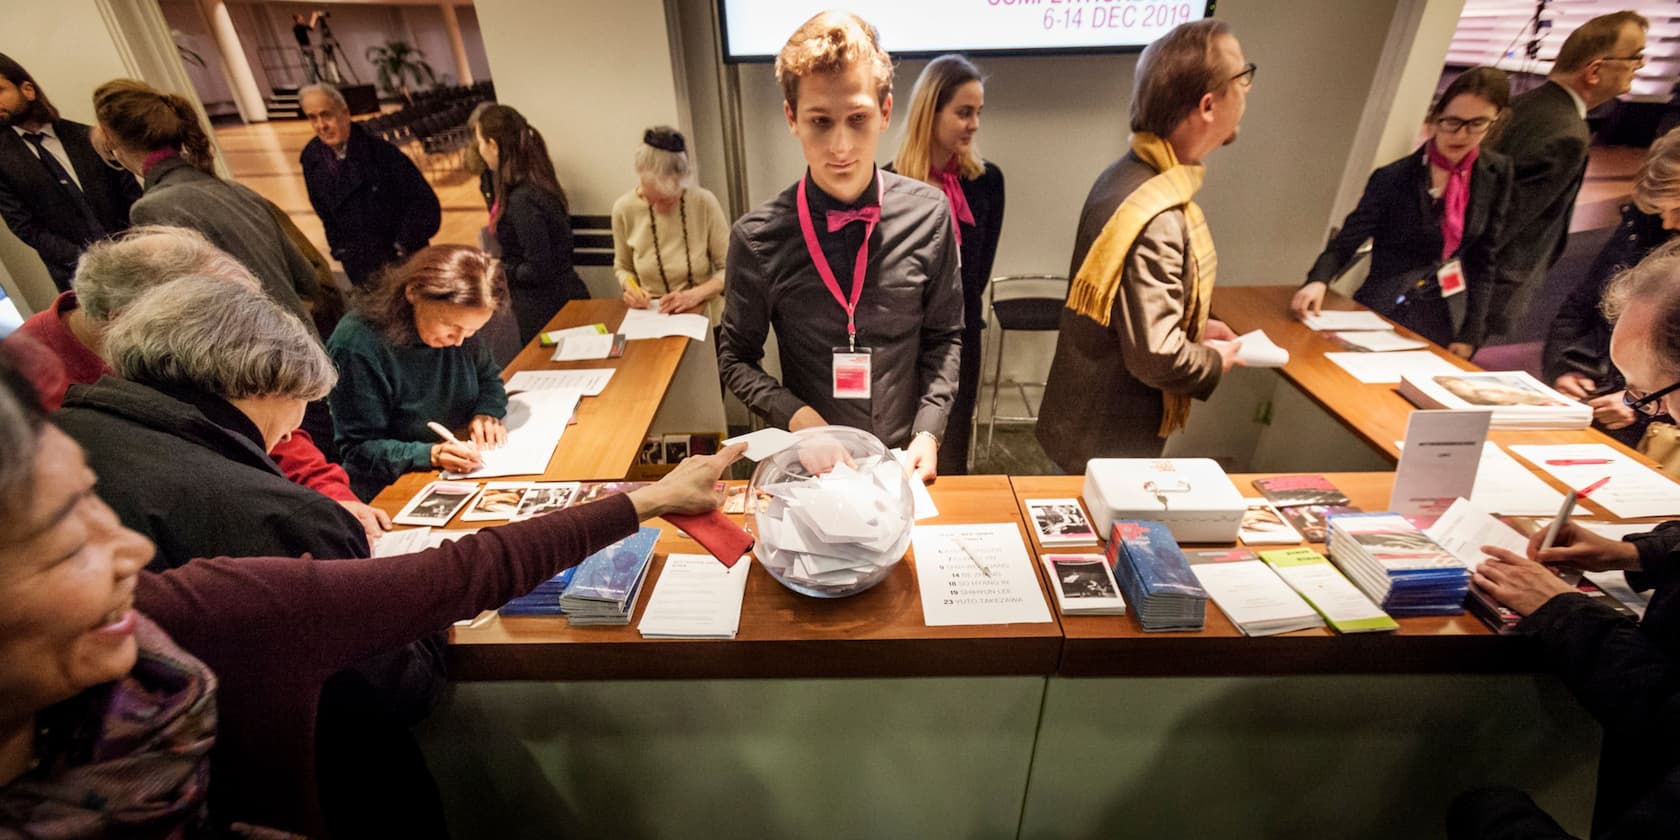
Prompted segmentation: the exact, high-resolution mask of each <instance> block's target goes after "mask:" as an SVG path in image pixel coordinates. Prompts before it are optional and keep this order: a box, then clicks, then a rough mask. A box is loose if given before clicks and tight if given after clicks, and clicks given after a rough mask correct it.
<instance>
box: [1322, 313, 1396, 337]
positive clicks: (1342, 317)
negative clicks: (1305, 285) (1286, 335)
mask: <svg viewBox="0 0 1680 840" xmlns="http://www.w3.org/2000/svg"><path fill="white" fill-rule="evenodd" d="M1301 323H1303V324H1306V325H1307V328H1308V329H1312V330H1332V331H1336V332H1340V331H1342V330H1393V329H1394V325H1393V324H1390V323H1389V322H1387V321H1385V320H1383V317H1382V316H1381V315H1378V314H1377V313H1375V312H1372V311H1370V310H1366V309H1361V310H1357V311H1348V310H1342V309H1326V310H1324V311H1322V312H1320V313H1318V314H1317V315H1308V316H1307V317H1305V318H1302V319H1301Z"/></svg>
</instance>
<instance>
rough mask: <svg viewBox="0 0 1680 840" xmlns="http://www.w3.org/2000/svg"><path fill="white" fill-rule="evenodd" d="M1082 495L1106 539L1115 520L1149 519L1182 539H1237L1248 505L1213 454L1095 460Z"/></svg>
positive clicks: (1177, 538)
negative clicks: (1209, 456)
mask: <svg viewBox="0 0 1680 840" xmlns="http://www.w3.org/2000/svg"><path fill="white" fill-rule="evenodd" d="M1084 498H1085V507H1087V508H1089V509H1090V511H1091V518H1092V519H1093V520H1095V522H1096V526H1097V533H1099V534H1101V535H1102V537H1103V539H1105V540H1106V539H1108V537H1109V532H1110V531H1111V530H1112V529H1113V524H1114V520H1116V519H1147V520H1152V521H1155V522H1160V523H1163V524H1165V525H1166V526H1167V528H1168V529H1169V530H1171V531H1172V534H1173V538H1174V539H1176V540H1178V541H1179V542H1223V543H1229V542H1236V541H1237V529H1238V528H1239V527H1241V525H1242V518H1243V510H1244V508H1245V504H1244V503H1243V497H1242V494H1241V493H1239V492H1238V491H1237V488H1236V487H1234V486H1233V485H1232V484H1231V479H1230V478H1228V477H1227V476H1226V475H1225V470H1223V469H1221V468H1220V466H1219V464H1218V462H1216V461H1214V460H1213V459H1211V458H1093V459H1091V460H1090V461H1089V462H1088V463H1087V464H1086V466H1085V490H1084Z"/></svg>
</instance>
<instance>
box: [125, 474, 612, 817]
mask: <svg viewBox="0 0 1680 840" xmlns="http://www.w3.org/2000/svg"><path fill="white" fill-rule="evenodd" d="M637 525H638V523H637V519H636V511H635V507H634V506H633V505H632V504H631V503H630V499H629V497H628V496H624V495H615V496H609V497H607V498H605V499H602V500H600V501H598V502H593V503H591V504H587V505H583V506H580V507H576V508H571V509H568V510H565V511H561V512H558V513H554V514H550V515H547V516H541V517H537V518H535V519H531V520H528V521H525V522H519V523H514V524H512V525H507V526H504V527H500V528H488V529H485V530H483V531H480V532H479V533H478V534H476V535H473V536H469V537H465V538H463V539H460V540H457V541H455V542H453V543H450V544H448V545H445V546H443V547H442V548H437V549H432V550H430V551H423V552H420V553H419V554H409V555H403V556H400V557H383V558H372V559H366V560H334V561H333V562H330V563H318V562H315V561H314V560H311V559H309V558H307V557H305V558H301V559H300V558H289V557H285V558H283V557H273V558H269V557H263V558H239V559H233V558H227V557H218V558H214V559H205V560H194V561H192V562H191V563H188V564H186V565H185V566H182V567H180V568H178V569H171V570H169V571H167V572H164V573H163V574H152V573H144V574H142V576H141V578H140V582H139V587H138V591H137V593H136V607H137V608H138V609H139V610H140V611H141V612H142V613H144V614H145V615H146V616H148V617H150V618H151V619H152V620H153V621H155V622H157V624H158V626H160V627H162V628H163V629H164V630H165V631H166V632H167V633H169V635H170V637H172V638H173V639H174V640H175V642H176V643H177V644H179V645H180V646H181V647H182V648H183V649H185V650H186V651H188V652H189V653H191V654H193V655H194V656H196V657H198V658H199V659H202V660H203V661H204V663H205V664H206V665H209V666H210V669H211V670H212V671H214V672H215V674H216V677H217V679H218V681H219V682H220V687H219V691H218V695H217V701H218V706H219V716H218V725H217V736H216V745H215V747H214V749H213V750H212V752H211V763H210V767H211V771H210V807H211V814H212V817H213V819H214V820H215V821H216V822H217V823H218V824H220V825H227V824H228V823H231V822H249V823H252V824H255V825H263V826H272V827H274V828H281V829H287V830H290V831H295V832H299V833H302V834H308V835H310V836H313V837H323V836H325V834H326V832H325V830H324V829H323V827H322V825H323V824H322V820H321V810H320V804H319V802H318V801H317V797H316V782H315V706H316V700H317V698H318V696H319V694H320V691H321V683H322V682H324V681H325V680H326V678H327V677H329V676H331V675H332V674H334V673H336V672H338V671H340V670H343V669H344V668H346V667H349V666H351V665H354V664H355V663H357V662H361V661H362V660H364V659H367V658H368V657H370V656H372V655H374V654H376V653H381V652H383V651H386V650H390V649H392V648H395V647H398V646H400V645H404V644H407V643H409V642H412V641H414V640H416V639H419V638H420V637H422V636H424V635H426V634H427V633H431V632H434V631H436V630H438V629H439V628H442V627H448V626H449V624H450V622H453V621H457V620H460V619H463V618H470V617H472V616H474V615H477V614H478V613H479V612H480V611H481V610H487V609H494V608H496V607H499V606H501V605H502V604H504V603H506V602H507V601H508V599H509V598H512V597H514V596H515V595H522V594H524V593H526V592H529V591H530V590H532V589H534V588H535V587H536V585H537V584H538V583H541V582H542V581H544V580H547V579H548V578H550V577H553V576H554V575H556V574H558V573H560V571H561V570H563V569H565V568H567V567H568V566H574V565H576V564H577V563H579V562H581V561H582V560H583V558H585V557H588V556H589V555H590V554H592V553H594V552H595V551H597V550H599V549H601V548H604V547H606V546H607V545H610V544H612V543H613V542H615V541H617V540H620V539H623V538H624V537H626V536H629V535H630V534H633V533H635V532H636V528H637Z"/></svg>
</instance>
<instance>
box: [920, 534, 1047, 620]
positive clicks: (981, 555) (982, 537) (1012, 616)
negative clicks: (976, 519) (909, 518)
mask: <svg viewBox="0 0 1680 840" xmlns="http://www.w3.org/2000/svg"><path fill="white" fill-rule="evenodd" d="M913 544H914V546H915V550H916V584H917V588H918V589H920V590H921V595H922V617H923V619H924V620H925V621H926V622H927V625H928V626H929V627H944V626H949V625H953V624H1032V623H1040V622H1047V621H1050V620H1051V618H1050V605H1049V604H1047V603H1045V601H1044V591H1043V590H1042V589H1040V588H1039V585H1038V575H1037V574H1036V573H1035V572H1034V571H1033V567H1032V559H1031V558H1030V557H1029V556H1028V555H1027V546H1026V544H1025V543H1023V542H1022V541H1021V532H1020V530H1019V529H1018V528H1016V527H1015V524H1014V523H1011V522H1002V523H996V524H981V525H923V526H918V527H917V528H916V532H915V536H914V537H913ZM981 567H984V568H985V570H986V571H985V572H982V571H981ZM987 572H989V573H990V576H989V577H988V576H987V574H986V573H987Z"/></svg>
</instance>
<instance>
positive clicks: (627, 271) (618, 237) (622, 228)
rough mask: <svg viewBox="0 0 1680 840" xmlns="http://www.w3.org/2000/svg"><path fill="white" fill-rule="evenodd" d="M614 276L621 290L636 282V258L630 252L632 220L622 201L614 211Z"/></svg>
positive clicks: (614, 207)
mask: <svg viewBox="0 0 1680 840" xmlns="http://www.w3.org/2000/svg"><path fill="white" fill-rule="evenodd" d="M612 235H613V276H614V277H617V278H618V286H619V288H621V289H629V288H630V284H631V283H633V282H635V281H636V256H635V254H633V253H632V252H631V250H630V218H629V216H628V214H627V211H626V210H625V206H624V203H623V202H622V201H621V202H619V203H617V204H614V205H613V209H612Z"/></svg>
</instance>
